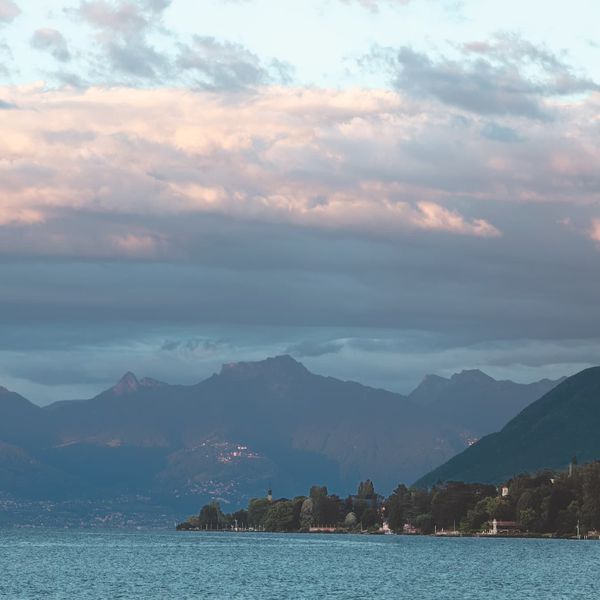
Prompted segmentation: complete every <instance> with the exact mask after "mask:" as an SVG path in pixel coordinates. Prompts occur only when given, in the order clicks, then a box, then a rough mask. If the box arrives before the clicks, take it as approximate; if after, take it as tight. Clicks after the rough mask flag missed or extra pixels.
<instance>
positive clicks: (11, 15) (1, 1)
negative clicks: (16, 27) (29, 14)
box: [0, 0, 21, 24]
mask: <svg viewBox="0 0 600 600" xmlns="http://www.w3.org/2000/svg"><path fill="white" fill-rule="evenodd" d="M20 14H21V9H20V8H19V7H18V6H17V5H16V4H15V3H14V2H13V1H12V0H0V24H2V23H11V22H12V21H14V20H15V19H16V18H17V17H18V16H19V15H20Z"/></svg>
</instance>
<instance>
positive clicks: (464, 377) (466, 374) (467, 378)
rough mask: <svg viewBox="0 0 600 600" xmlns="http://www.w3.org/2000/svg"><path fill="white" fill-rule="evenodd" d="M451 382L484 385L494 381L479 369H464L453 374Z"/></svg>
mask: <svg viewBox="0 0 600 600" xmlns="http://www.w3.org/2000/svg"><path fill="white" fill-rule="evenodd" d="M451 380H452V381H463V382H468V383H476V382H481V383H485V382H489V381H495V379H494V378H493V377H490V376H489V375H487V374H486V373H484V372H483V371H480V370H479V369H464V370H463V371H461V372H460V373H455V374H454V375H452V377H451Z"/></svg>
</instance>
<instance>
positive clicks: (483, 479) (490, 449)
mask: <svg viewBox="0 0 600 600" xmlns="http://www.w3.org/2000/svg"><path fill="white" fill-rule="evenodd" d="M599 432H600V367H593V368H591V369H586V370H585V371H582V372H581V373H578V374H577V375H573V376H572V377H569V378H568V379H566V380H564V381H563V382H561V383H560V384H559V385H557V386H556V387H555V388H554V389H552V390H551V391H549V392H548V393H546V394H545V395H544V396H542V397H541V398H540V399H539V400H536V401H535V402H533V403H532V404H530V405H529V406H528V407H526V408H525V409H524V410H523V411H522V412H520V413H519V414H518V415H517V416H516V417H515V418H514V419H512V420H511V421H510V422H509V423H508V424H507V425H506V426H505V427H504V428H502V429H501V430H500V431H499V432H497V433H493V434H491V435H488V436H485V437H483V438H482V439H481V440H480V441H478V442H477V443H476V444H473V445H472V446H471V447H470V448H468V449H466V450H465V451H463V452H462V453H460V454H458V455H457V456H455V457H453V458H452V459H450V460H449V461H448V462H446V463H445V464H443V465H442V466H440V467H438V468H436V469H434V470H433V471H432V472H430V473H429V474H427V475H426V476H424V477H422V478H421V479H420V480H419V481H418V482H417V484H416V485H418V486H422V487H429V486H431V485H434V484H435V483H437V482H438V481H466V482H478V483H500V482H503V481H507V480H508V479H510V478H511V477H513V476H515V475H518V474H520V473H525V472H530V473H531V472H537V471H540V470H543V469H564V468H565V467H566V466H567V465H568V464H569V462H570V461H571V459H572V458H573V457H575V458H576V459H577V460H578V461H579V462H589V461H592V460H598V459H599V458H600V435H599Z"/></svg>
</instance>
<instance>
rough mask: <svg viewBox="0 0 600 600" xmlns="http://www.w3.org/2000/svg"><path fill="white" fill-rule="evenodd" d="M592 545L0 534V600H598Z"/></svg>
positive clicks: (597, 550)
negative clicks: (365, 599)
mask: <svg viewBox="0 0 600 600" xmlns="http://www.w3.org/2000/svg"><path fill="white" fill-rule="evenodd" d="M599 565H600V542H597V541H596V542H593V541H581V542H576V541H562V540H521V539H517V540H507V539H477V538H462V539H452V538H450V539H439V538H438V539H436V538H428V537H403V536H351V535H329V536H327V535H323V536H320V535H277V534H223V533H221V534H217V533H175V532H173V533H171V532H152V531H140V532H114V531H103V532H86V531H72V530H65V531H62V530H5V531H1V530H0V598H2V599H4V598H7V599H10V600H13V599H15V600H17V599H22V598H23V599H28V600H29V599H35V600H37V599H40V598H44V599H52V600H54V599H57V600H58V599H60V600H63V599H65V600H66V599H69V600H73V599H77V600H87V599H94V600H98V599H104V598H106V599H117V598H123V599H129V598H143V599H145V600H155V599H156V600H159V599H160V600H164V599H168V598H175V599H188V598H202V599H204V598H218V599H229V598H236V599H237V598H240V599H242V598H244V599H245V598H248V599H255V598H258V599H261V600H263V599H264V600H270V599H273V600H275V599H278V600H279V599H282V598H294V599H296V598H300V599H308V600H312V599H317V598H318V599H319V600H325V599H330V598H334V599H343V600H346V599H348V600H350V599H363V598H381V599H385V600H388V599H390V600H391V599H394V600H397V599H404V598H406V599H411V600H412V599H419V600H430V599H436V600H437V599H444V600H453V599H456V600H459V599H460V600H469V599H484V598H486V599H487V598H494V599H495V600H504V599H506V600H508V599H510V600H523V599H536V600H548V599H553V600H556V599H563V598H564V599H576V598H594V599H596V598H600V578H599V577H598V566H599Z"/></svg>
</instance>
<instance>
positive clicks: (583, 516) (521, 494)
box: [177, 459, 600, 537]
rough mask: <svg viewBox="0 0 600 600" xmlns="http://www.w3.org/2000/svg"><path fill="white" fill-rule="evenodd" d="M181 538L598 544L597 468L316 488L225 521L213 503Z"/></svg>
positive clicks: (255, 505) (261, 503) (263, 502)
mask: <svg viewBox="0 0 600 600" xmlns="http://www.w3.org/2000/svg"><path fill="white" fill-rule="evenodd" d="M177 529H178V530H179V531H202V530H212V531H216V530H219V531H248V530H250V531H271V532H315V533H316V532H340V533H343V532H349V533H352V532H354V533H358V532H368V533H388V532H390V533H405V534H433V533H436V534H437V535H462V534H465V535H474V534H481V535H518V536H527V535H538V536H539V535H545V536H552V537H574V536H576V535H579V534H581V535H582V536H587V535H590V536H595V537H597V536H598V535H599V534H598V532H599V531H600V462H593V463H589V464H587V465H583V466H577V465H576V460H575V459H573V460H572V462H571V465H570V467H569V470H568V471H563V472H554V471H544V472H540V473H538V474H536V475H519V476H517V477H514V478H512V479H511V480H509V481H508V482H506V483H505V484H504V485H502V486H500V487H498V488H497V487H495V486H493V485H488V484H478V483H462V482H448V483H445V484H438V485H435V486H433V487H432V488H431V489H422V488H407V487H406V486H405V485H400V486H398V487H397V488H396V490H394V492H393V493H392V494H391V495H390V496H389V497H388V498H383V497H382V496H380V495H379V494H377V493H376V492H375V489H374V487H373V483H372V482H371V481H370V480H367V481H365V482H362V483H361V484H360V485H359V488H358V491H357V493H356V495H353V496H348V497H347V498H345V499H342V498H340V497H338V496H336V495H330V494H328V491H327V488H326V487H324V486H313V487H312V488H311V490H310V493H309V495H308V496H299V497H296V498H294V499H292V500H288V499H280V500H274V499H273V497H272V495H271V491H270V490H269V493H268V495H267V497H266V498H257V499H253V500H251V501H250V503H249V505H248V508H247V510H240V511H238V512H235V513H232V514H224V513H223V512H222V511H221V508H220V505H219V504H218V503H217V502H213V503H211V504H207V505H206V506H204V507H203V508H202V510H201V511H200V514H199V515H198V516H195V517H191V518H190V519H189V520H188V521H186V522H185V523H181V524H180V525H178V526H177Z"/></svg>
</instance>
